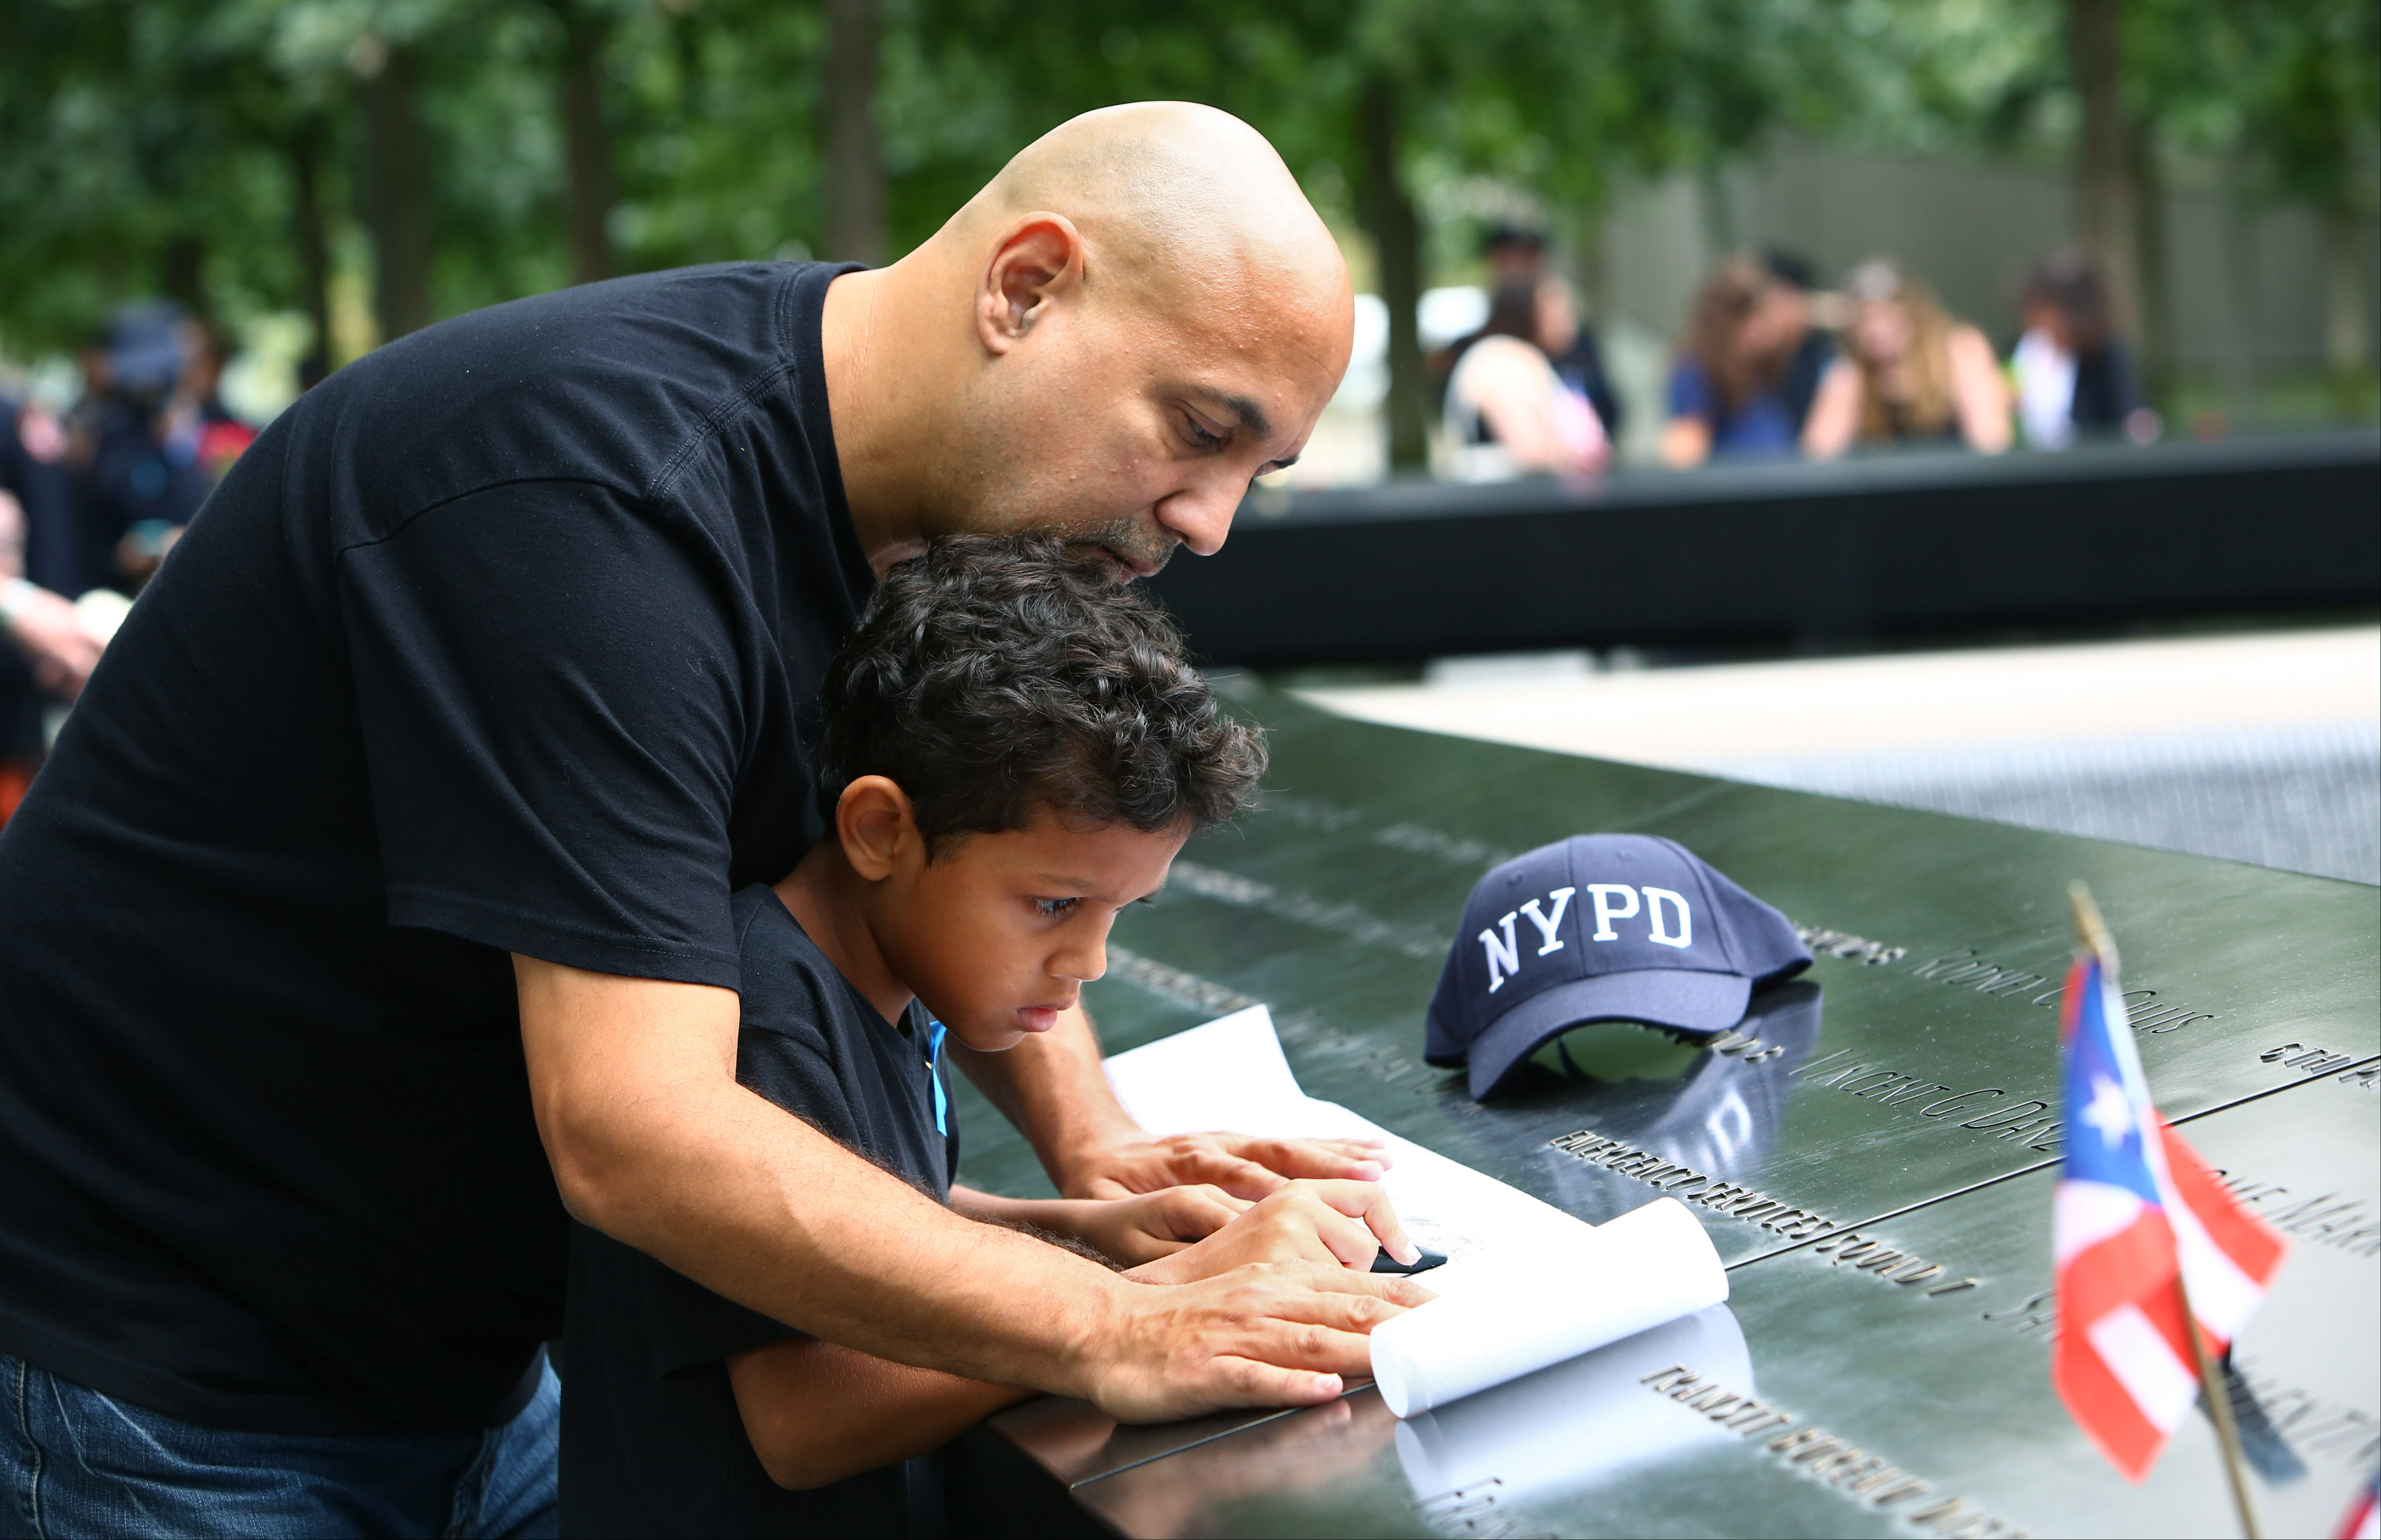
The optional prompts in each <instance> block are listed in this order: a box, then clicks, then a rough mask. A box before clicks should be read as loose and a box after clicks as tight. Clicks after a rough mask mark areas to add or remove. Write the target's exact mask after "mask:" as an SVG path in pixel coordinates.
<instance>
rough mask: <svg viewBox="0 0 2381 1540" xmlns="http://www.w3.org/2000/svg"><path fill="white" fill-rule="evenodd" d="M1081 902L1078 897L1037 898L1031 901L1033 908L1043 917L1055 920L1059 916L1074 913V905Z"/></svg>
mask: <svg viewBox="0 0 2381 1540" xmlns="http://www.w3.org/2000/svg"><path fill="white" fill-rule="evenodd" d="M1082 902H1083V901H1082V900H1081V899H1080V898H1037V899H1035V900H1034V901H1033V908H1034V910H1035V912H1036V913H1038V914H1039V915H1041V916H1042V917H1043V918H1044V919H1045V920H1055V919H1056V918H1058V917H1059V916H1063V915H1070V914H1072V913H1074V911H1075V905H1077V904H1079V903H1082Z"/></svg>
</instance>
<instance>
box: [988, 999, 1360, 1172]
mask: <svg viewBox="0 0 2381 1540" xmlns="http://www.w3.org/2000/svg"><path fill="white" fill-rule="evenodd" d="M949 1048H950V1052H951V1057H952V1059H953V1060H955V1061H957V1062H958V1064H959V1068H960V1069H962V1070H964V1071H966V1072H967V1077H968V1078H969V1079H970V1080H971V1081H973V1082H975V1085H976V1088H977V1089H978V1090H980V1091H982V1092H983V1094H984V1095H985V1097H988V1098H990V1100H991V1101H992V1104H993V1105H994V1106H995V1107H997V1108H999V1109H1000V1110H1001V1112H1002V1113H1003V1114H1004V1115H1005V1116H1007V1119H1008V1121H1009V1122H1012V1123H1015V1124H1016V1125H1017V1127H1018V1130H1019V1131H1020V1133H1022V1134H1024V1135H1025V1137H1026V1138H1027V1139H1028V1140H1030V1141H1031V1142H1032V1146H1033V1152H1034V1153H1035V1154H1036V1155H1038V1156H1040V1157H1041V1158H1042V1169H1043V1170H1044V1171H1046V1172H1048V1173H1049V1176H1050V1181H1051V1182H1052V1183H1053V1184H1055V1185H1056V1187H1057V1189H1058V1191H1059V1192H1061V1193H1063V1194H1066V1195H1067V1196H1068V1197H1078V1198H1113V1197H1122V1196H1124V1195H1126V1194H1131V1193H1149V1192H1154V1191H1156V1190H1157V1189H1159V1188H1161V1187H1171V1186H1177V1185H1182V1184H1189V1183H1199V1182H1204V1183H1208V1184H1211V1185H1213V1186H1216V1187H1221V1188H1223V1189H1224V1190H1225V1191H1226V1192H1228V1193H1231V1194H1234V1195H1236V1196H1238V1197H1242V1198H1248V1199H1255V1198H1261V1197H1264V1195H1265V1194H1268V1193H1271V1192H1273V1191H1275V1190H1276V1189H1277V1188H1279V1187H1280V1186H1281V1185H1282V1184H1283V1183H1284V1182H1288V1180H1290V1179H1291V1178H1293V1177H1313V1178H1318V1179H1326V1180H1342V1181H1353V1182H1376V1181H1378V1180H1380V1176H1381V1173H1382V1171H1383V1170H1386V1167H1387V1165H1388V1160H1387V1158H1386V1156H1385V1155H1384V1154H1383V1152H1382V1151H1381V1150H1379V1149H1377V1148H1374V1147H1373V1146H1368V1145H1365V1144H1363V1143H1362V1142H1361V1141H1356V1140H1349V1139H1250V1138H1246V1137H1244V1136H1242V1135H1239V1134H1174V1135H1171V1136H1169V1137H1166V1138H1163V1139H1153V1138H1151V1137H1150V1136H1149V1134H1148V1133H1147V1132H1146V1131H1145V1130H1143V1129H1142V1126H1141V1125H1140V1124H1139V1123H1136V1122H1133V1121H1132V1118H1131V1116H1130V1115H1129V1114H1128V1113H1127V1112H1126V1111H1125V1110H1124V1108H1123V1107H1122V1106H1121V1105H1119V1104H1118V1103H1117V1098H1116V1091H1115V1089H1114V1088H1113V1087H1111V1086H1110V1085H1108V1077H1107V1074H1106V1073H1105V1072H1104V1071H1103V1070H1102V1069H1101V1068H1100V1040H1099V1037H1098V1035H1097V1034H1096V1033H1094V1032H1093V1029H1092V1018H1091V1016H1090V1014H1089V1013H1086V1012H1085V1011H1084V1010H1083V1008H1082V1007H1081V1006H1080V1005H1079V1006H1077V1007H1075V1009H1073V1010H1071V1011H1068V1013H1066V1014H1064V1015H1062V1016H1060V1017H1059V1018H1058V1022H1057V1025H1055V1026H1053V1027H1052V1028H1051V1029H1050V1030H1049V1031H1047V1032H1044V1033H1040V1034H1038V1035H1036V1036H1034V1037H1028V1038H1026V1039H1025V1040H1024V1041H1023V1042H1021V1043H1020V1044H1018V1045H1017V1046H1016V1047H1015V1048H1012V1049H1007V1050H1005V1051H1003V1052H1000V1053H979V1052H976V1051H975V1050H973V1049H969V1048H967V1047H965V1046H963V1045H962V1044H960V1043H959V1042H958V1041H957V1040H956V1039H954V1040H952V1041H951V1043H950V1045H949Z"/></svg>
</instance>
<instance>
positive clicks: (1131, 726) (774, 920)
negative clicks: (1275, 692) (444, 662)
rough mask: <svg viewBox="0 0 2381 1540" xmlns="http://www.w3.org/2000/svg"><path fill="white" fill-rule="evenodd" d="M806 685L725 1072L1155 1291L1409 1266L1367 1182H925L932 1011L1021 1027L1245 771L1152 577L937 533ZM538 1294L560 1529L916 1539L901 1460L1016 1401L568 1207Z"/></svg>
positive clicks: (1065, 992)
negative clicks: (729, 1283)
mask: <svg viewBox="0 0 2381 1540" xmlns="http://www.w3.org/2000/svg"><path fill="white" fill-rule="evenodd" d="M825 709H826V729H825V735H824V743H823V744H822V746H821V751H820V772H819V773H820V787H819V791H820V798H821V803H822V806H823V807H824V810H825V811H826V812H827V815H828V817H829V819H830V821H831V829H830V832H829V834H828V836H827V837H826V838H825V839H824V840H822V841H821V842H820V843H818V845H817V846H815V847H814V848H813V849H812V851H811V853H810V854H809V855H806V856H805V857H803V859H802V862H801V865H800V867H797V868H796V869H795V870H794V872H793V873H792V874H791V875H790V876H788V878H786V879H784V880H783V881H781V882H779V883H777V884H776V885H775V887H774V888H763V887H753V888H748V889H746V890H744V891H741V892H739V893H737V894H735V895H734V898H733V901H732V902H733V904H734V914H735V917H736V920H737V933H738V935H739V946H740V949H741V962H740V977H741V988H740V996H741V1014H742V1023H741V1028H740V1031H739V1037H738V1043H737V1079H738V1080H739V1082H741V1083H742V1084H743V1085H746V1086H748V1087H750V1088H751V1090H752V1091H754V1092H755V1093H757V1094H759V1095H760V1096H762V1097H766V1098H767V1099H768V1100H770V1101H772V1102H774V1103H775V1104H776V1105H778V1106H780V1107H783V1108H785V1109H787V1110H789V1111H792V1112H795V1113H797V1114H799V1115H800V1116H801V1117H802V1118H804V1119H806V1120H807V1121H809V1122H811V1123H812V1124H813V1125H814V1126H816V1127H817V1128H819V1129H821V1130H823V1131H824V1132H825V1133H826V1134H829V1135H831V1136H833V1137H835V1138H836V1139H839V1140H842V1141H843V1142H844V1143H845V1144H847V1145H849V1146H852V1147H853V1148H855V1149H857V1150H859V1151H861V1153H862V1154H864V1155H866V1156H868V1157H869V1158H871V1159H873V1160H875V1161H876V1162H877V1163H878V1164H880V1165H882V1166H884V1167H885V1169H887V1170H891V1171H894V1172H896V1173H897V1174H898V1175H900V1176H902V1177H904V1178H905V1179H907V1180H908V1181H910V1182H913V1183H915V1184H916V1185H917V1186H918V1187H920V1188H921V1189H922V1190H924V1191H925V1192H927V1193H930V1194H934V1195H935V1196H937V1197H941V1198H945V1199H946V1201H947V1202H948V1203H950V1205H951V1206H952V1207H955V1208H957V1209H959V1211H960V1212H962V1213H965V1214H968V1215H971V1216H973V1217H975V1218H979V1219H986V1220H990V1221H992V1222H995V1223H1007V1224H1014V1225H1022V1226H1028V1227H1031V1228H1032V1229H1035V1230H1038V1231H1044V1232H1047V1233H1049V1234H1052V1235H1054V1236H1057V1237H1063V1238H1065V1239H1066V1240H1068V1241H1071V1242H1072V1243H1076V1244H1077V1245H1079V1246H1087V1247H1089V1248H1091V1249H1093V1250H1095V1251H1097V1252H1099V1253H1100V1254H1102V1255H1105V1256H1107V1257H1109V1258H1111V1259H1114V1260H1116V1261H1117V1262H1119V1263H1124V1264H1139V1266H1137V1267H1134V1268H1133V1275H1134V1276H1137V1277H1142V1278H1144V1279H1148V1280H1150V1281H1153V1282H1178V1281H1183V1280H1186V1279H1191V1278H1200V1277H1207V1276H1212V1275H1213V1274H1215V1273H1216V1272H1221V1271H1224V1270H1226V1269H1227V1268H1229V1267H1234V1266H1237V1265H1239V1264H1241V1263H1244V1262H1252V1261H1272V1260H1278V1259H1281V1258H1285V1257H1291V1256H1301V1257H1305V1258H1308V1259H1310V1260H1318V1261H1320V1260H1334V1261H1337V1262H1340V1263H1343V1264H1345V1265H1348V1266H1352V1267H1368V1266H1370V1265H1371V1263H1372V1261H1373V1258H1374V1252H1375V1250H1376V1249H1377V1248H1378V1247H1379V1246H1380V1245H1381V1244H1383V1243H1386V1244H1387V1245H1388V1246H1389V1248H1390V1249H1391V1250H1392V1251H1393V1252H1394V1253H1396V1254H1397V1255H1399V1256H1400V1257H1407V1258H1409V1259H1410V1255H1409V1254H1410V1253H1411V1250H1412V1248H1411V1247H1410V1244H1409V1243H1407V1242H1406V1240H1405V1237H1404V1234H1403V1232H1402V1231H1401V1230H1399V1229H1398V1225H1397V1221H1396V1219H1395V1216H1394V1215H1393V1214H1391V1213H1390V1212H1389V1211H1388V1208H1387V1205H1386V1200H1385V1199H1384V1198H1382V1197H1381V1195H1380V1193H1379V1189H1378V1188H1376V1187H1374V1186H1372V1185H1371V1184H1369V1183H1360V1182H1300V1183H1293V1184H1291V1186H1289V1187H1288V1188H1285V1189H1283V1190H1282V1191H1281V1192H1279V1193H1276V1194H1274V1195H1272V1196H1271V1197H1268V1198H1266V1199H1264V1201H1263V1202H1262V1203H1259V1204H1255V1205H1251V1204H1248V1203H1245V1202H1242V1201H1241V1200H1239V1199H1237V1198H1234V1197H1232V1196H1230V1195H1228V1194H1225V1193H1223V1192H1221V1191H1219V1190H1217V1189H1215V1188H1213V1187H1178V1188H1171V1189H1167V1190H1166V1191H1164V1192H1159V1193H1152V1194H1142V1195H1141V1196H1137V1197H1130V1198H1119V1199H1114V1200H1103V1201H1067V1200H1056V1199H1054V1200H1047V1201H1040V1202H1032V1201H1024V1200H1018V1199H1009V1198H1000V1197H995V1196H992V1195H990V1194H983V1193H975V1192H971V1191H970V1190H968V1189H966V1188H964V1187H954V1186H952V1185H951V1180H952V1176H953V1173H954V1171H955V1170H956V1167H957V1165H958V1159H959V1141H958V1128H957V1126H956V1123H955V1122H953V1120H952V1118H951V1116H950V1091H949V1071H948V1068H947V1064H946V1059H947V1057H948V1056H947V1055H946V1053H945V1052H944V1049H945V1044H946V1035H947V1037H949V1038H951V1039H956V1040H957V1041H958V1042H959V1043H960V1044H963V1045H964V1046H965V1047H966V1048H968V1049H973V1050H976V1051H981V1052H996V1051H998V1050H1000V1049H1007V1048H1009V1047H1012V1046H1014V1045H1015V1044H1016V1043H1018V1042H1020V1041H1021V1040H1022V1039H1023V1038H1024V1037H1025V1036H1026V1035H1027V1034H1029V1033H1034V1032H1043V1031H1047V1030H1048V1029H1049V1028H1050V1027H1051V1025H1053V1024H1054V1023H1055V1022H1056V1019H1057V1017H1058V1015H1059V1013H1062V1012H1064V1011H1066V1010H1067V1009H1068V1008H1069V1007H1071V1006H1072V1005H1074V1003H1075V1002H1076V998H1077V994H1078V991H1079V988H1080V987H1081V982H1082V981H1083V980H1085V979H1092V978H1097V977H1099V976H1100V975H1101V974H1102V972H1103V971H1105V966H1106V960H1105V940H1106V937H1107V932H1108V928H1109V925H1110V924H1111V922H1112V921H1113V920H1114V918H1115V916H1116V913H1117V910H1118V909H1120V908H1121V907H1123V906H1124V905H1125V904H1128V903H1136V902H1141V901H1144V900H1146V899H1147V898H1148V897H1149V896H1150V895H1151V894H1153V893H1154V892H1155V891H1157V890H1158V888H1159V887H1160V886H1162V885H1163V884H1164V882H1165V879H1166V869H1167V867H1168V866H1169V865H1170V864H1171V863H1172V861H1173V858H1174V855H1175V852H1176V851H1178V850H1179V849H1180V848H1181V845H1182V843H1183V841H1184V840H1185V839H1186V838H1188V837H1189V836H1190V835H1191V834H1192V833H1194V832H1196V831H1200V830H1203V829H1208V828H1212V827H1214V826H1215V825H1217V824H1220V823H1222V822H1224V821H1225V820H1227V819H1229V818H1231V817H1232V815H1233V814H1234V813H1235V812H1237V811H1238V810H1239V807H1240V806H1242V804H1243V803H1244V802H1245V801H1246V800H1247V799H1248V797H1249V795H1250V794H1251V793H1252V791H1253V790H1254V788H1255V786H1256V783H1257V779H1258V776H1259V775H1260V774H1261V773H1262V772H1263V770H1264V746H1263V744H1262V742H1261V740H1260V739H1259V737H1258V735H1257V734H1256V733H1255V732H1254V731H1253V730H1252V729H1250V728H1247V727H1244V726H1242V725H1240V724H1239V723H1238V722H1236V721H1232V720H1231V719H1230V718H1229V717H1227V716H1226V715H1225V714H1224V713H1223V712H1222V711H1221V710H1220V709H1218V708H1217V706H1216V704H1215V699H1214V697H1212V696H1211V695H1210V694H1209V692H1208V690H1207V687H1206V685H1205V683H1204V682H1203V680H1201V679H1200V677H1199V675H1198V674H1197V673H1194V672H1193V671H1192V670H1191V668H1190V667H1189V665H1188V664H1187V663H1185V662H1184V661H1183V659H1182V654H1181V646H1180V639H1179V637H1178V636H1177V635H1176V633H1175V632H1174V629H1173V627H1172V626H1171V625H1170V624H1168V623H1167V622H1166V619H1165V617H1164V615H1163V614H1162V613H1161V612H1159V611H1158V610H1157V609H1156V608H1155V607H1154V605H1153V604H1152V603H1151V602H1150V600H1147V599H1146V598H1144V597H1142V595H1140V594H1139V593H1138V592H1136V591H1135V590H1133V589H1131V588H1127V587H1125V586H1122V585H1119V584H1117V583H1116V582H1114V581H1113V580H1112V578H1111V577H1110V576H1108V575H1107V574H1106V573H1105V571H1104V570H1103V569H1101V568H1099V567H1097V566H1095V565H1092V564H1084V563H1081V562H1077V561H1074V560H1072V559H1070V558H1068V556H1067V555H1066V554H1065V552H1064V551H1063V549H1062V548H1061V547H1059V546H1058V545H1056V543H1055V542H1050V541H1039V540H1032V541H1026V540H986V539H981V538H975V539H965V540H951V541H946V542H944V543H941V544H938V545H937V546H935V547H934V549H932V550H931V551H929V552H928V553H927V554H926V555H925V556H923V557H922V558H920V559H918V560H915V561H911V562H908V563H904V564H901V565H899V566H897V567H896V568H894V569H893V571H892V573H891V574H890V575H889V576H887V577H886V579H885V584H884V586H883V587H882V588H880V589H879V590H878V591H877V594H876V596H875V598H874V599H873V600H872V602H871V604H870V607H869V610H868V612H867V614H866V615H865V616H864V617H863V618H862V620H861V627H860V629H859V631H858V632H857V633H856V634H855V635H854V636H853V637H852V638H851V640H850V641H849V643H847V644H846V646H845V647H844V649H843V650H842V652H841V653H840V654H839V655H838V656H837V658H836V662H835V664H834V665H833V668H832V669H831V671H830V673H829V675H828V679H827V685H826V691H825ZM1375 1231H1377V1238H1376V1234H1375ZM1194 1243H1195V1244H1194ZM569 1297H570V1306H569V1325H568V1334H567V1341H566V1345H565V1352H564V1364H563V1370H562V1385H563V1402H564V1405H563V1421H562V1425H563V1435H562V1511H561V1515H560V1518H561V1526H562V1531H563V1533H564V1534H570V1535H581V1534H710V1535H740V1534H756V1535H757V1534H910V1533H939V1532H940V1531H941V1529H942V1526H943V1522H944V1514H943V1512H942V1510H941V1502H942V1491H941V1483H940V1480H939V1478H938V1476H937V1475H936V1473H935V1472H934V1461H933V1460H932V1457H931V1454H930V1451H933V1450H934V1449H938V1448H940V1447H941V1446H943V1445H944V1444H946V1443H947V1442H949V1441H950V1440H951V1439H952V1438H954V1437H957V1436H958V1435H959V1434H960V1433H961V1432H962V1431H963V1430H965V1429H966V1428H968V1427H969V1426H970V1425H972V1424H974V1423H976V1422H977V1421H979V1420H981V1419H982V1418H983V1417H984V1416H985V1415H986V1414H988V1413H992V1412H995V1411H997V1410H998V1409H999V1408H1001V1407H1003V1406H1005V1405H1007V1404H1008V1403H1010V1402H1012V1401H1017V1400H1019V1399H1021V1397H1022V1396H1023V1395H1024V1394H1025V1392H1023V1391H1020V1390H1016V1389H1011V1388H1006V1387H1001V1386H995V1385H985V1384H980V1383H977V1382H975V1381H971V1380H966V1379H960V1378H958V1377H955V1376H949V1375H944V1374H938V1373H935V1372H934V1371H931V1370H925V1369H918V1368H911V1367H909V1366H906V1365H903V1364H894V1363H890V1362H887V1361H885V1360H883V1359H878V1358H873V1357H871V1356H869V1355H868V1354H865V1353H861V1352H854V1351H852V1350H849V1349H847V1348H842V1347H838V1346H836V1345H835V1344H833V1343H829V1342H824V1341H821V1340H816V1339H814V1338H810V1337H806V1336H804V1335H802V1334H801V1333H800V1332H797V1331H795V1330H793V1329H791V1328H788V1327H786V1326H783V1325H780V1324H779V1323H777V1322H775V1321H774V1320H771V1319H769V1318H767V1317H765V1316H760V1315H757V1314H755V1313H753V1312H751V1311H750V1310H747V1309H744V1308H743V1307H742V1306H740V1305H737V1304H732V1303H730V1302H729V1301H727V1300H726V1299H723V1298H721V1297H720V1296H718V1295H716V1294H714V1293H711V1292H710V1291H707V1290H705V1289H703V1288H702V1287H701V1286H700V1285H698V1284H696V1283H694V1282H692V1281H690V1279H686V1278H684V1277H681V1276H680V1275H678V1274H677V1273H675V1272H672V1271H671V1270H670V1269H668V1268H667V1267H663V1266H662V1265H661V1264H660V1263H658V1262H655V1261H653V1260H652V1259H651V1258H649V1257H647V1256H644V1255H641V1254H640V1253H638V1252H636V1251H633V1250H630V1249H629V1248H628V1247H626V1246H623V1245H621V1244H620V1243H617V1242H615V1241H612V1240H609V1239H607V1238H606V1237H604V1236H603V1235H601V1234H599V1233H597V1232H595V1231H592V1230H587V1229H584V1228H581V1229H580V1230H579V1231H577V1234H576V1238H575V1241H574V1245H573V1253H572V1258H571V1276H570V1296H569Z"/></svg>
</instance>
